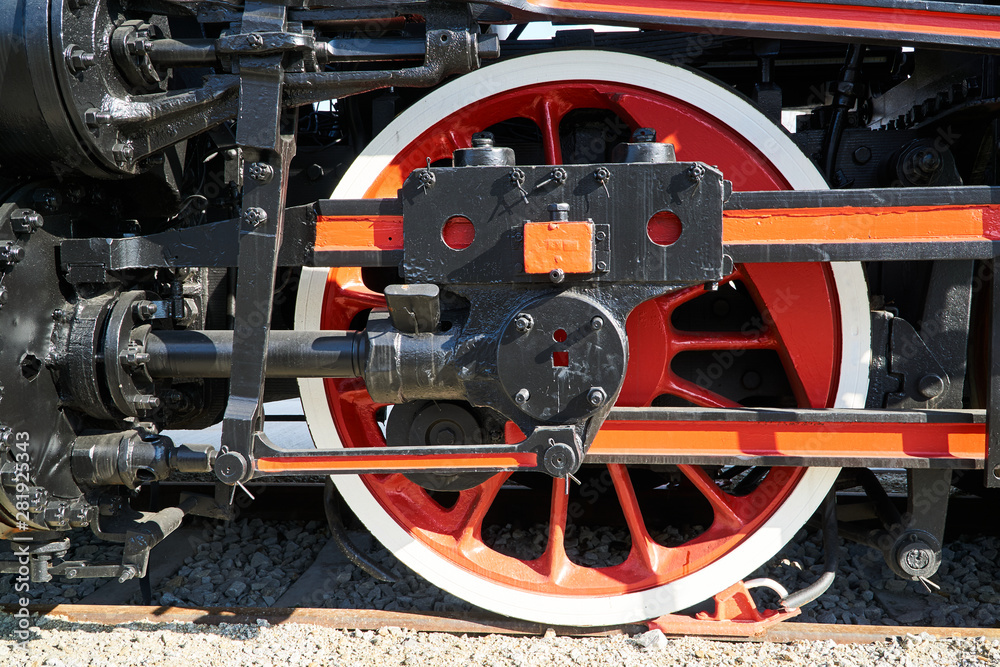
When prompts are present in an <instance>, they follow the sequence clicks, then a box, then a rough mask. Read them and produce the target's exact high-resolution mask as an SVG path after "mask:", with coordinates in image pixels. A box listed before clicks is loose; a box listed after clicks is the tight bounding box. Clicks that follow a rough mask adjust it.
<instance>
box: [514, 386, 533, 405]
mask: <svg viewBox="0 0 1000 667" xmlns="http://www.w3.org/2000/svg"><path fill="white" fill-rule="evenodd" d="M529 398H531V392H529V391H528V390H527V389H521V390H520V391H519V392H517V393H516V394H514V402H515V403H517V404H518V405H523V404H525V403H527V402H528V399H529Z"/></svg>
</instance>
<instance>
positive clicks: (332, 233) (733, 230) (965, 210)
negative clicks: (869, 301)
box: [316, 204, 1000, 251]
mask: <svg viewBox="0 0 1000 667" xmlns="http://www.w3.org/2000/svg"><path fill="white" fill-rule="evenodd" d="M984 239H985V240H1000V206H990V205H981V204H977V205H970V206H914V207H905V206H896V207H893V206H886V207H881V208H849V207H841V208H786V209H749V210H731V211H723V214H722V240H723V243H779V242H782V241H787V242H796V243H843V242H851V241H872V240H874V241H887V242H889V241H898V242H914V241H928V242H933V241H944V240H948V241H977V240H984ZM402 248H403V218H402V217H400V216H388V215H386V216H320V217H319V218H318V219H317V221H316V250H318V251H323V250H374V249H378V250H401V249H402Z"/></svg>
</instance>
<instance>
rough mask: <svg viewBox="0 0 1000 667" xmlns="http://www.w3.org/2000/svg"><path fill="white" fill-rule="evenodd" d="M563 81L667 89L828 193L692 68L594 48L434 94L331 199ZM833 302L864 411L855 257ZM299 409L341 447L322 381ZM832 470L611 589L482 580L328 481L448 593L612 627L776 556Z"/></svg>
mask: <svg viewBox="0 0 1000 667" xmlns="http://www.w3.org/2000/svg"><path fill="white" fill-rule="evenodd" d="M568 80H590V81H595V82H607V83H620V84H625V85H631V86H636V87H639V88H646V89H650V90H652V91H659V92H664V91H669V95H670V96H671V97H673V98H676V99H679V100H681V101H683V102H686V103H688V104H690V105H692V106H695V107H698V108H700V109H702V110H707V111H708V112H709V113H711V114H712V115H713V116H714V117H715V118H716V119H718V120H719V121H720V122H721V123H723V124H725V125H728V126H729V127H730V128H731V129H733V130H734V131H736V132H737V133H738V134H740V135H742V136H743V137H744V138H745V139H747V140H748V141H749V142H750V143H752V144H753V145H754V146H756V147H757V148H758V149H759V150H760V152H761V153H762V154H764V155H765V156H767V158H768V159H769V160H770V161H771V163H772V164H773V165H774V167H775V168H776V169H777V170H778V171H779V172H780V173H781V175H782V176H783V177H784V178H785V180H787V181H788V182H789V184H790V185H791V186H792V187H793V188H794V189H814V190H815V189H826V187H827V186H826V182H825V181H824V179H823V177H822V176H821V175H820V173H819V172H818V171H817V170H816V167H815V166H814V165H813V164H812V162H810V161H809V160H808V159H807V158H806V157H805V156H804V155H803V154H802V152H801V151H800V150H799V149H798V147H797V146H796V145H795V143H794V142H793V141H792V140H791V139H790V138H789V137H788V136H787V135H786V134H785V132H784V131H783V130H782V129H781V128H779V127H778V126H776V125H774V124H773V123H771V121H769V120H768V119H767V118H766V117H765V116H763V115H762V114H761V113H760V112H759V111H757V110H756V109H755V108H754V107H753V106H751V105H750V104H749V103H748V102H747V101H746V100H744V99H743V98H741V97H739V96H737V95H735V94H733V93H730V92H729V91H727V90H726V89H724V88H722V87H720V86H719V85H718V84H716V83H713V82H711V81H709V80H708V79H706V78H704V77H702V76H700V75H698V74H696V73H693V72H691V71H688V70H685V69H682V68H679V67H674V66H671V65H666V64H663V63H659V62H657V61H653V60H649V59H647V58H643V57H640V56H633V55H626V54H619V53H607V52H594V51H562V52H558V53H546V54H538V55H532V56H525V57H523V58H516V59H512V60H509V61H505V62H501V63H498V64H496V65H491V66H489V67H487V68H484V69H480V70H477V71H475V72H473V73H471V74H468V75H466V76H463V77H461V78H460V79H457V80H455V81H453V82H451V83H449V84H447V85H445V86H442V87H441V88H438V89H437V90H435V91H433V92H431V93H430V94H428V95H427V96H426V97H424V98H423V99H422V100H420V101H419V102H418V103H416V104H415V105H414V106H412V107H410V108H409V109H407V110H406V111H405V112H403V113H402V114H400V116H398V117H397V118H396V119H395V120H394V121H393V122H392V123H390V124H389V126H388V127H387V128H386V129H385V130H383V131H382V132H381V133H380V134H379V135H378V136H377V137H376V138H375V139H374V140H373V141H372V143H371V144H369V146H368V147H367V148H366V149H365V150H364V151H363V152H362V154H361V155H360V156H359V157H358V158H357V160H355V162H354V164H353V165H352V166H351V168H350V169H349V170H348V172H347V173H346V174H345V176H344V178H343V179H342V180H341V181H340V184H339V185H338V186H337V189H336V191H335V192H334V193H333V197H334V198H342V199H350V198H361V197H363V196H364V194H365V191H366V190H367V189H368V187H369V186H370V185H371V184H372V183H373V181H374V180H375V178H376V177H377V176H378V174H380V173H381V172H382V171H383V170H384V169H385V168H386V167H387V166H388V165H389V162H390V161H391V160H392V159H393V157H395V156H396V155H397V154H398V153H399V152H400V151H402V150H403V149H404V148H405V147H406V146H407V145H409V144H410V142H411V141H413V140H414V139H415V138H417V137H418V136H419V135H420V134H422V133H423V132H424V131H426V130H427V129H428V128H430V127H431V126H432V125H434V124H435V123H437V122H438V121H440V120H441V119H442V118H444V117H446V116H448V115H450V114H453V113H455V112H457V111H458V110H459V109H461V108H463V107H465V106H467V105H469V104H470V103H472V102H475V101H477V100H480V99H483V98H486V97H489V96H491V95H495V94H498V93H502V92H504V91H507V90H510V89H512V88H519V87H524V86H528V85H533V84H544V83H555V82H558V81H568ZM832 271H833V276H834V279H835V282H836V287H837V294H838V299H839V305H840V320H841V325H842V341H843V349H842V354H841V359H842V361H841V368H840V377H839V383H838V388H837V396H836V401H835V405H836V406H837V407H845V408H861V407H864V402H865V396H866V395H867V391H868V367H869V362H870V355H871V348H870V320H869V314H868V302H867V287H866V283H865V279H864V275H863V273H862V271H861V267H860V265H858V264H849V263H836V264H833V265H832ZM327 275H328V271H327V270H325V269H304V270H303V274H302V280H301V283H300V287H299V299H298V301H297V303H296V313H295V327H296V328H297V329H304V330H316V329H319V328H320V316H321V313H322V304H323V297H324V294H325V291H326V285H327ZM299 387H300V391H301V396H302V405H303V410H304V411H305V415H306V419H307V422H308V424H309V429H310V431H311V432H312V435H313V439H314V440H315V442H316V443H317V447H323V448H340V447H342V446H343V445H342V444H341V442H340V439H339V437H338V436H337V429H336V425H335V424H334V421H333V418H332V416H331V413H330V407H329V403H328V401H327V395H326V390H325V388H324V385H323V381H322V380H318V379H302V380H299ZM839 470H840V469H839V468H810V469H808V470H807V471H806V472H805V474H804V475H803V477H802V479H801V480H800V482H799V483H798V485H797V486H796V488H795V489H794V490H793V491H792V492H791V493H790V494H789V496H788V497H787V499H786V500H785V501H784V502H783V503H782V505H781V506H780V507H779V508H778V509H777V510H776V511H775V512H774V513H773V514H772V515H771V517H770V518H769V519H767V520H766V521H765V522H764V524H762V525H761V526H760V527H759V528H758V529H757V530H756V531H755V532H754V533H753V534H751V535H750V536H749V537H747V538H746V539H745V540H743V542H741V543H740V544H739V545H737V546H736V547H734V548H733V549H732V550H731V551H729V552H728V553H726V554H725V555H724V556H722V557H721V558H719V559H717V560H715V561H713V562H712V563H711V564H709V565H707V566H705V567H703V568H702V569H700V570H698V571H696V572H694V573H692V574H689V575H686V576H684V577H682V578H680V579H677V580H675V581H672V582H670V583H667V584H664V585H662V586H659V587H656V588H652V589H650V590H646V591H640V592H635V593H627V594H624V595H617V596H612V597H585V598H584V597H564V596H554V595H545V594H540V593H531V592H528V591H524V590H516V589H512V588H508V587H506V586H502V585H500V584H497V583H495V582H493V581H490V580H488V579H483V578H481V577H479V576H477V575H475V574H473V573H471V572H469V571H468V570H465V569H464V568H462V567H459V566H457V565H456V564H454V563H452V562H451V561H448V560H446V559H445V558H443V557H442V556H441V555H440V554H439V553H438V552H436V551H434V550H433V549H431V548H430V547H428V546H427V545H425V544H423V543H422V542H420V541H419V540H417V539H415V538H414V537H413V536H412V535H411V534H410V533H409V532H408V531H407V530H406V529H405V528H403V527H402V526H400V525H399V524H398V523H397V522H396V521H395V520H394V519H393V518H392V516H390V515H389V513H388V512H387V511H386V510H385V509H384V508H383V507H382V506H381V505H380V504H379V502H378V501H377V500H376V499H375V497H374V496H373V495H372V494H371V492H370V491H369V490H368V488H367V487H366V486H365V484H364V483H363V482H362V480H361V478H360V477H358V476H356V475H350V476H347V475H340V476H334V481H335V483H336V485H337V489H338V490H339V491H340V493H341V495H342V496H343V498H344V500H345V502H347V504H348V505H349V506H350V507H351V510H352V511H353V512H354V513H355V515H357V516H358V517H359V518H361V519H362V520H363V521H364V522H365V524H366V526H367V527H368V529H369V530H370V531H371V532H372V534H373V535H374V536H375V537H376V538H377V539H378V540H379V541H380V542H381V543H382V544H383V545H384V546H385V547H386V548H387V549H388V550H389V551H391V552H392V553H393V554H394V555H395V556H396V557H397V558H399V560H400V561H402V562H403V563H404V564H406V565H407V566H409V567H410V568H411V569H413V570H414V571H416V572H417V573H418V574H420V575H421V576H423V577H424V578H426V579H427V580H428V581H430V582H431V583H433V584H435V585H436V586H439V587H440V588H442V589H444V590H447V591H448V592H450V593H452V594H453V595H455V596H457V597H459V598H462V599H464V600H467V601H468V602H470V603H472V604H475V605H477V606H480V607H483V608H486V609H490V610H492V611H495V612H498V613H501V614H505V615H508V616H513V617H517V618H522V619H525V620H530V621H536V622H541V623H552V624H563V625H579V626H587V625H611V624H617V623H628V622H633V621H636V620H641V619H647V618H653V617H656V616H660V615H662V614H666V613H670V612H673V611H677V610H679V609H685V608H687V607H690V606H692V605H694V604H697V603H698V602H701V601H702V600H704V599H706V598H707V597H710V596H712V595H714V594H715V593H717V592H718V591H720V590H723V589H725V588H726V587H728V586H730V585H732V584H733V583H735V582H736V581H739V580H740V579H741V578H742V577H744V576H746V575H747V574H748V573H750V572H752V571H753V570H754V569H756V568H757V567H759V566H760V565H761V564H763V563H764V562H766V561H767V560H768V559H769V558H770V557H771V556H773V555H774V554H775V553H777V552H778V551H779V550H780V549H781V547H783V546H784V545H785V544H786V543H787V542H788V541H789V540H790V539H792V537H793V536H794V535H795V533H796V532H797V531H798V530H799V528H801V527H802V525H804V524H805V522H806V521H807V520H808V519H809V517H810V516H812V514H813V512H815V510H816V508H817V507H818V506H819V504H820V503H821V502H822V500H823V498H824V497H825V496H826V493H827V491H828V490H829V489H830V487H831V486H832V485H833V483H834V481H835V480H836V478H837V474H838V472H839Z"/></svg>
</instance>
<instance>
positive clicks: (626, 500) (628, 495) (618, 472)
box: [608, 464, 663, 572]
mask: <svg viewBox="0 0 1000 667" xmlns="http://www.w3.org/2000/svg"><path fill="white" fill-rule="evenodd" d="M608 471H609V472H610V473H611V481H612V482H614V485H615V492H616V493H617V494H618V502H619V503H621V507H622V514H624V515H625V523H626V524H628V532H629V535H631V536H632V553H633V554H636V555H637V556H638V557H639V559H640V560H641V561H642V563H643V565H645V566H646V568H647V569H648V570H649V571H650V572H656V570H657V566H658V565H659V560H660V551H661V550H662V549H663V547H661V546H659V545H658V544H656V542H654V541H653V538H652V537H651V536H650V534H649V531H648V530H647V529H646V522H645V521H643V518H642V509H641V508H640V507H639V499H638V498H636V495H635V489H634V488H633V487H632V480H631V479H630V478H629V474H628V470H626V468H625V466H623V465H618V464H612V465H609V466H608Z"/></svg>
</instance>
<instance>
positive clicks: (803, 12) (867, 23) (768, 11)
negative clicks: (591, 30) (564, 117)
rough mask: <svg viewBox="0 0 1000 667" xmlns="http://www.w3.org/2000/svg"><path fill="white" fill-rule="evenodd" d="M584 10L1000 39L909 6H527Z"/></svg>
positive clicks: (746, 0) (775, 1) (965, 18)
mask: <svg viewBox="0 0 1000 667" xmlns="http://www.w3.org/2000/svg"><path fill="white" fill-rule="evenodd" d="M531 6H534V7H537V8H538V11H539V12H541V13H546V12H548V11H549V10H556V11H559V10H563V11H573V12H583V13H587V14H592V15H596V16H593V18H594V20H595V22H598V23H599V22H600V18H601V17H600V14H608V13H613V14H618V15H621V14H625V15H631V16H633V17H635V19H636V20H640V19H641V18H642V17H654V18H657V19H665V20H667V21H669V19H671V18H676V19H686V20H694V21H718V22H720V23H731V24H733V26H734V27H740V28H745V27H746V25H747V24H755V23H765V24H772V25H784V26H797V27H800V28H806V29H808V28H810V27H819V28H846V29H850V30H852V31H858V30H860V31H865V32H870V33H884V32H886V28H887V27H888V28H891V30H893V31H898V32H912V33H919V34H928V35H951V36H955V37H971V38H978V39H982V40H990V41H995V40H996V39H997V35H1000V16H994V15H987V14H974V13H973V14H965V13H959V12H933V11H927V10H919V9H909V8H905V7H870V6H869V7H866V6H864V5H836V4H822V3H808V2H788V1H787V0H786V1H782V0H631V1H628V2H624V1H622V0H588V1H581V0H528V7H531Z"/></svg>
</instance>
